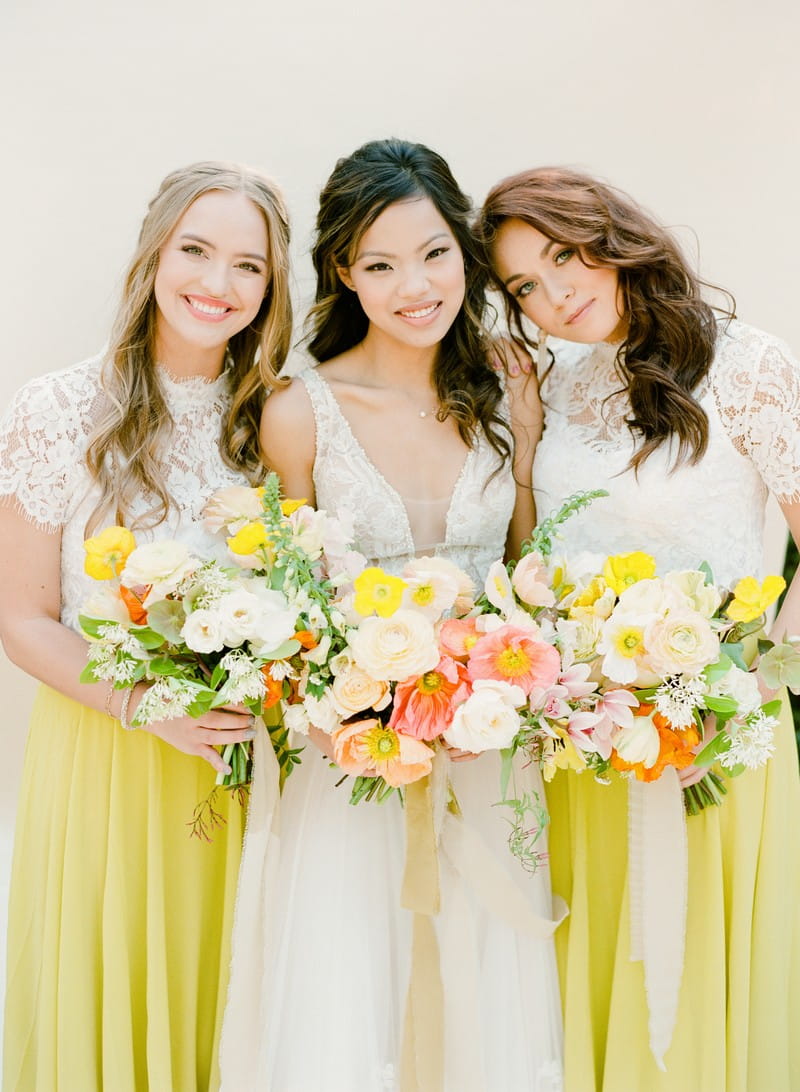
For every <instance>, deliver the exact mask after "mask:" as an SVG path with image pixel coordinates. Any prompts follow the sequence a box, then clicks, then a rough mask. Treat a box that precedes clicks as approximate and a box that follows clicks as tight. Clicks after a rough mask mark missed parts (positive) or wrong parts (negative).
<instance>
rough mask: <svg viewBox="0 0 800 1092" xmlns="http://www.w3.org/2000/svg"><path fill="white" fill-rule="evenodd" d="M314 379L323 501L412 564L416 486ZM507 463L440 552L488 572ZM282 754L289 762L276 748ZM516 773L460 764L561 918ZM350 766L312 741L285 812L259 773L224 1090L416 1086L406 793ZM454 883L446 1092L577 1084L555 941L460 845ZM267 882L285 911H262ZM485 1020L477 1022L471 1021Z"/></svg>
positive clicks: (461, 507) (536, 888) (511, 865)
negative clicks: (518, 916) (493, 886)
mask: <svg viewBox="0 0 800 1092" xmlns="http://www.w3.org/2000/svg"><path fill="white" fill-rule="evenodd" d="M300 379H301V381H302V382H303V383H304V384H305V386H306V389H307V390H308V392H309V396H310V398H311V402H312V405H313V409H314V416H315V422H316V462H315V466H314V483H315V489H316V495H317V505H318V507H319V508H320V509H325V510H327V511H329V512H333V513H336V512H339V511H341V510H342V509H344V508H347V509H349V510H350V512H351V513H352V515H353V516H354V519H355V528H356V542H357V545H358V547H359V549H360V550H361V551H362V552H363V553H365V554H366V555H367V556H368V557H370V558H371V559H372V560H373V561H374V562H376V563H378V564H381V565H383V566H385V567H387V568H388V569H390V570H392V571H395V572H397V571H399V570H400V569H401V568H402V565H403V563H404V562H405V561H406V560H407V559H408V558H410V557H411V556H412V555H413V554H414V553H415V542H414V531H413V530H412V527H411V525H410V521H409V515H408V513H407V511H406V507H405V505H404V503H403V500H402V498H400V496H399V494H398V493H397V492H396V490H395V489H393V488H392V486H391V485H389V483H388V482H387V481H386V480H385V479H384V478H383V476H382V475H381V474H380V473H379V472H378V471H377V470H376V468H375V467H374V466H373V465H372V463H371V461H370V460H369V458H368V456H367V455H366V453H365V452H364V451H363V449H362V448H361V446H360V445H359V444H358V442H357V440H356V439H355V437H354V436H353V434H352V432H351V430H350V428H349V426H348V424H347V421H346V419H345V418H344V417H343V415H342V413H341V411H340V409H339V407H338V404H337V402H336V400H335V398H334V396H333V394H332V393H331V390H330V388H329V387H328V385H327V383H326V382H325V380H324V379H323V378H322V377H321V376H320V375H319V374H318V373H316V372H314V371H305V372H303V373H302V375H301V377H300ZM496 467H497V461H496V456H495V455H494V453H493V452H492V450H491V449H490V448H489V447H488V445H486V444H485V443H483V442H480V443H479V444H477V445H476V447H475V449H473V450H472V451H471V452H470V453H469V454H468V455H467V457H466V461H465V463H464V467H463V469H462V471H461V475H460V477H459V479H458V482H457V484H456V486H455V489H454V491H453V495H452V499H450V501H449V509H448V511H447V512H446V513H445V512H444V511H441V512H440V519H441V539H440V542H441V545H439V546H438V547H437V550H436V552H437V553H438V554H439V555H440V556H444V557H448V558H450V559H451V560H452V561H454V562H455V563H456V564H458V565H461V566H463V567H465V568H466V569H467V570H468V571H469V572H470V573H471V575H472V576H473V577H474V578H475V579H476V580H480V579H482V578H483V576H484V575H485V572H486V569H487V568H488V565H489V564H490V562H491V561H493V560H495V559H496V558H497V557H500V556H502V554H503V548H504V540H505V534H506V528H507V525H508V521H509V518H510V515H511V511H512V508H513V503H514V484H513V481H512V479H511V474H510V471H509V470H508V469H506V468H504V469H502V470H501V472H500V473H499V474H498V475H497V476H496V477H495V478H493V479H492V480H491V481H489V480H488V479H489V478H490V477H491V474H492V472H493V471H494V470H495V469H496ZM264 765H265V766H267V767H268V768H269V767H270V766H274V764H271V763H270V762H269V756H267V758H266V760H265V763H264ZM499 773H500V771H499V762H498V759H497V756H496V755H489V754H487V755H485V756H483V757H481V758H479V759H477V760H476V761H473V762H469V763H463V764H453V765H452V766H451V768H450V776H451V779H452V783H453V785H454V788H455V793H456V795H457V797H458V801H459V804H460V806H461V808H462V812H463V815H464V821H465V822H466V823H468V824H469V825H470V827H471V828H472V829H473V830H474V831H476V832H477V834H478V835H479V836H480V839H481V842H482V844H483V847H484V848H485V851H486V853H487V854H490V855H491V858H492V860H493V863H494V865H495V867H496V868H501V869H502V870H503V872H504V873H505V875H506V876H507V877H508V882H510V883H512V884H513V885H514V887H515V889H516V892H517V895H518V896H519V894H521V895H522V898H523V899H524V902H525V905H526V906H527V907H528V908H529V909H530V911H531V912H533V913H535V914H537V915H539V916H541V917H547V918H550V917H552V899H551V894H550V884H549V870H548V869H547V867H544V869H543V870H542V871H541V872H540V873H538V874H537V875H535V876H533V877H532V876H529V875H527V874H526V873H525V872H523V870H522V869H521V867H520V866H519V864H518V863H517V861H516V860H515V859H514V858H513V857H512V856H511V853H510V851H509V849H508V846H507V836H508V827H507V824H506V822H505V820H504V818H503V815H502V809H499V808H495V807H493V804H495V802H496V801H497V800H498V798H499V796H498V794H499V784H500V781H499ZM516 776H517V777H518V778H519V780H518V782H517V784H518V787H519V788H520V790H521V791H526V790H527V791H538V792H539V794H540V796H541V793H542V789H541V782H540V779H539V776H538V771H536V770H534V769H532V768H528V769H523V768H520V769H518V770H517V771H516ZM337 781H339V775H338V774H337V772H336V771H335V770H334V769H331V768H330V766H329V763H328V762H327V761H326V760H325V759H324V758H323V757H322V756H321V755H320V754H319V753H318V752H317V750H316V748H315V747H314V746H313V744H310V743H309V744H308V746H306V749H305V751H304V754H303V761H302V764H301V766H300V767H299V768H298V769H297V770H296V771H295V772H294V773H293V774H292V776H291V777H290V778H289V780H288V781H287V783H286V786H285V789H284V793H283V796H282V798H281V800H280V822H279V824H278V823H277V821H276V819H275V815H276V808H277V804H276V801H275V799H274V793H273V794H270V792H269V789H268V788H265V789H264V791H263V794H262V790H261V787H260V786H259V785H258V781H257V785H256V788H255V790H254V797H253V810H251V820H250V822H251V828H250V829H249V830H248V834H247V837H246V841H245V852H244V858H243V865H242V876H241V882H240V892H239V905H238V910H237V924H236V927H235V930H234V943H233V948H234V957H233V965H232V980H231V998H230V1005H229V1010H228V1016H227V1017H226V1023H225V1029H224V1033H223V1041H222V1048H221V1056H222V1071H223V1090H224V1092H265V1090H267V1089H269V1090H270V1092H319V1089H322V1088H324V1089H325V1090H326V1092H355V1090H358V1092H383V1090H386V1089H400V1088H401V1083H400V1080H401V1077H400V1065H399V1060H400V1052H401V1040H402V1029H403V1016H404V1009H405V998H406V990H407V986H408V976H409V963H410V951H409V949H410V941H411V917H412V915H411V913H410V912H409V911H407V910H403V909H402V908H401V900H400V887H401V880H402V873H403V866H404V856H405V830H404V827H405V820H404V813H403V811H402V809H401V807H400V806H399V804H398V801H397V800H394V799H392V800H389V801H387V803H386V804H385V805H383V806H377V805H374V804H361V805H359V806H358V807H352V806H351V805H350V804H349V793H350V787H349V783H348V782H345V783H344V784H342V785H339V786H337ZM262 795H263V797H264V806H263V807H262V806H261V799H262ZM257 803H258V807H257V808H256V805H257ZM254 814H255V815H256V816H257V817H256V819H255V821H254V820H253V815H254ZM278 847H279V848H278ZM440 881H441V892H442V909H441V912H440V914H439V915H438V917H437V919H436V928H437V933H438V939H439V950H440V955H441V970H442V978H443V983H444V994H445V1089H446V1092H496V1090H498V1089H501V1088H502V1089H503V1090H504V1092H561V1090H562V1087H563V1083H562V1064H561V1012H560V1002H559V994H558V982H557V972H556V966H555V957H554V949H553V944H552V941H550V940H539V939H536V938H534V937H533V936H529V935H523V934H522V933H521V932H518V931H517V930H515V929H514V928H512V927H511V926H510V925H509V924H508V923H507V922H506V921H501V920H499V918H498V917H496V916H494V915H493V914H491V913H490V912H488V911H487V910H486V909H485V905H484V902H485V900H484V899H482V896H481V891H480V890H479V889H478V888H477V886H476V885H474V884H470V883H469V882H468V881H467V880H465V878H464V875H463V874H462V873H461V872H460V871H459V869H458V867H457V865H456V864H454V862H453V860H452V859H451V858H449V857H448V856H447V855H446V854H445V853H442V852H440ZM259 893H260V894H262V895H263V904H262V905H267V909H266V910H265V911H259V912H258V913H256V912H254V911H253V906H254V905H255V904H256V902H257V899H258V894H259ZM259 917H260V919H261V920H260V921H256V920H254V919H257V918H259ZM259 930H261V932H262V936H263V940H262V942H261V944H259V943H258V936H259ZM456 983H458V985H456ZM464 983H466V985H467V988H466V989H465V988H463V987H464ZM475 1026H477V1027H479V1029H480V1034H479V1035H478V1036H477V1037H472V1036H470V1035H468V1034H465V1029H466V1028H467V1027H469V1028H473V1027H475Z"/></svg>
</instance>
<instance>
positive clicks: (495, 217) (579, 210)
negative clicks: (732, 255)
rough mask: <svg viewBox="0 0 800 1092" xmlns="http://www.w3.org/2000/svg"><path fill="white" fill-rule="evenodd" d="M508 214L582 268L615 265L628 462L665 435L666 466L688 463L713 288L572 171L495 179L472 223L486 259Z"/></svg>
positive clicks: (624, 201) (633, 208)
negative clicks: (569, 253)
mask: <svg viewBox="0 0 800 1092" xmlns="http://www.w3.org/2000/svg"><path fill="white" fill-rule="evenodd" d="M509 219H516V220H521V221H522V222H523V223H525V224H529V225H530V226H531V227H533V228H536V230H537V231H540V232H541V233H542V234H543V235H546V236H547V237H548V239H552V240H554V241H556V242H558V243H564V244H567V245H569V246H574V247H576V248H577V250H578V252H579V254H580V256H581V258H582V259H583V261H584V262H585V263H586V264H587V265H593V266H602V267H607V268H608V267H611V268H614V269H616V270H617V271H618V276H619V285H620V289H621V292H622V299H623V303H624V318H625V321H626V324H627V332H626V335H625V339H624V341H623V342H622V344H621V346H620V347H619V350H618V352H617V357H616V368H617V372H618V374H619V377H620V382H621V383H622V384H623V387H624V390H625V392H626V394H627V396H628V400H629V402H630V406H631V411H632V412H631V416H630V417H629V418H628V419H627V424H628V427H629V428H630V430H631V432H632V434H633V436H634V437H635V439H636V440H637V441H638V444H637V450H636V451H635V452H634V455H633V457H632V459H631V464H630V465H631V466H632V467H633V468H634V469H636V468H638V467H639V466H640V465H641V464H642V463H643V462H644V461H645V459H647V458H648V456H649V455H651V454H652V453H653V452H654V451H655V450H656V448H658V447H659V446H660V445H661V444H662V443H664V441H665V440H668V439H669V438H670V437H672V436H675V437H676V438H677V440H678V450H677V454H676V459H675V464H676V465H677V464H678V463H679V462H681V461H683V460H688V461H689V462H690V463H696V462H697V461H698V460H699V459H700V458H701V457H702V455H703V453H704V452H705V450H706V447H707V446H708V418H707V416H706V413H705V411H704V410H703V408H702V406H700V404H699V403H698V401H697V399H696V398H695V397H694V393H693V392H694V391H695V390H696V388H697V385H698V384H699V383H700V382H701V380H702V379H703V378H704V377H705V376H706V375H707V373H708V370H709V368H710V366H711V362H712V360H713V357H714V350H715V346H716V340H717V333H718V324H717V318H716V316H715V313H714V309H713V308H712V307H711V306H710V305H709V304H708V303H706V302H705V301H704V300H703V298H702V295H701V290H702V288H703V287H713V286H709V285H707V284H706V283H705V282H703V281H701V280H700V279H699V278H698V277H697V276H696V275H695V274H694V273H693V271H692V270H691V268H690V267H689V265H688V262H687V261H686V259H685V257H684V256H683V254H682V253H681V250H680V248H679V246H678V244H677V243H676V241H675V239H673V237H672V236H671V235H670V233H669V232H668V231H667V229H666V228H664V227H662V226H661V225H660V224H659V223H658V222H657V221H656V220H655V219H653V217H652V216H650V214H649V213H647V212H646V211H645V210H644V209H642V208H641V207H640V206H639V205H638V204H637V203H636V202H635V201H634V200H633V198H631V197H629V196H628V195H627V194H626V193H623V192H622V191H621V190H617V189H615V188H613V187H612V186H609V185H606V184H605V183H604V182H600V181H599V180H598V179H595V178H593V177H592V176H591V175H588V174H584V173H583V172H581V171H575V170H571V169H569V168H566V167H540V168H538V169H535V170H530V171H523V172H521V173H520V174H516V175H513V176H512V177H510V178H506V179H503V181H501V182H498V184H497V185H496V186H494V188H493V189H492V190H491V191H490V193H489V195H488V197H487V198H486V201H485V202H484V205H483V208H482V210H481V212H480V215H479V218H478V222H477V225H476V231H477V234H478V236H479V238H480V239H481V241H482V243H483V244H484V246H485V247H486V248H487V256H488V258H489V260H490V261H491V250H492V244H493V242H494V239H495V237H496V234H497V231H498V229H499V227H500V225H501V224H502V223H503V222H504V221H505V220H509ZM495 280H497V278H495ZM498 287H500V288H501V289H503V292H504V296H505V301H506V307H507V312H508V317H509V323H510V325H511V327H512V328H513V330H514V331H515V340H516V339H518V340H520V341H522V342H524V343H525V344H528V345H530V344H534V343H533V342H531V341H530V340H529V338H528V337H527V336H526V334H525V331H524V327H523V323H522V312H521V309H520V306H519V302H518V301H517V300H516V299H515V297H514V296H512V295H511V294H510V293H509V292H507V291H506V290H505V289H504V288H503V285H501V284H499V282H498ZM717 291H719V290H718V289H717ZM724 296H725V297H726V299H727V301H728V303H729V305H730V306H729V309H728V310H725V311H723V314H724V315H725V316H726V317H727V318H731V317H733V309H734V301H733V298H732V297H731V296H730V295H729V294H728V293H724Z"/></svg>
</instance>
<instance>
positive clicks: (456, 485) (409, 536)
mask: <svg viewBox="0 0 800 1092" xmlns="http://www.w3.org/2000/svg"><path fill="white" fill-rule="evenodd" d="M311 372H312V374H313V375H314V376H315V377H316V378H317V379H318V380H319V382H320V383H321V385H322V387H323V389H324V390H325V392H326V395H327V397H328V399H329V400H330V402H331V404H332V406H333V409H334V411H335V413H336V415H337V416H338V417H339V418H340V419H341V421H342V424H343V425H344V427H345V428H346V429H347V435H348V436H349V438H350V440H351V442H352V444H353V446H354V447H355V449H356V450H357V451H358V453H359V454H360V455H361V457H362V458H363V460H364V462H365V463H366V465H367V466H368V467H369V469H370V470H371V471H372V473H373V474H374V475H375V477H376V478H377V479H378V481H379V482H380V483H381V485H382V486H383V487H384V488H385V489H386V491H387V493H389V494H390V495H391V496H392V497H394V499H395V500H396V502H397V504H398V506H399V508H400V510H401V511H402V513H403V519H404V520H405V530H406V541H407V543H408V544H409V545H410V546H411V552H412V553H414V554H416V553H417V544H416V542H415V540H414V532H413V531H412V528H411V520H410V519H409V515H408V509H407V508H406V502H405V501H404V500H403V496H402V494H401V493H400V492H399V490H398V489H396V488H395V486H393V485H392V483H391V482H390V481H389V480H388V478H386V476H385V475H384V474H383V472H382V471H381V470H379V468H378V467H377V466H376V465H375V463H374V461H373V460H372V458H371V457H370V456H369V454H368V453H367V450H366V448H365V447H364V445H363V444H362V443H361V441H360V440H359V438H358V437H357V436H356V434H355V433H354V432H353V427H352V425H351V424H350V422H349V420H348V419H347V417H346V415H345V412H344V410H343V409H342V407H341V406H340V405H339V399H338V398H337V397H336V395H335V394H334V393H333V389H332V388H331V385H330V383H329V382H328V380H327V379H325V377H324V376H322V375H321V374H320V373H319V371H318V370H317V369H316V368H313V369H311ZM479 443H480V439H478V441H477V442H476V445H475V447H470V448H468V449H467V453H466V455H465V456H464V461H463V462H462V464H461V469H460V470H459V472H458V474H457V476H456V479H455V481H454V482H453V486H452V488H451V491H450V500H449V502H448V505H447V512H446V514H445V518H444V540H443V542H442V543H441V546H450V545H451V543H450V517H451V515H452V512H453V507H454V505H455V501H456V496H457V494H458V492H459V490H460V487H461V483H462V481H463V480H464V477H465V475H466V471H467V467H468V466H469V464H470V461H471V459H472V457H473V456H474V454H475V452H476V451H477V449H478V447H477V445H478V444H479ZM431 503H435V501H432V502H431Z"/></svg>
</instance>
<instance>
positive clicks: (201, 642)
mask: <svg viewBox="0 0 800 1092" xmlns="http://www.w3.org/2000/svg"><path fill="white" fill-rule="evenodd" d="M181 637H182V638H183V639H184V641H185V642H186V644H187V645H188V646H189V648H191V649H193V651H195V652H199V653H200V654H201V655H203V654H206V653H209V652H219V651H220V650H221V649H223V648H224V647H225V637H224V633H223V627H222V621H221V619H220V617H219V613H218V612H217V611H216V610H208V609H207V608H206V607H201V608H200V609H199V610H195V611H192V613H191V614H190V615H189V617H188V618H187V619H186V621H185V622H184V624H183V629H182V630H181Z"/></svg>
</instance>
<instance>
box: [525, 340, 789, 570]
mask: <svg viewBox="0 0 800 1092" xmlns="http://www.w3.org/2000/svg"><path fill="white" fill-rule="evenodd" d="M552 347H553V351H554V353H555V357H556V363H555V365H554V366H553V368H552V369H551V371H550V373H549V375H548V376H547V377H546V378H545V380H544V382H543V384H542V400H543V402H544V405H545V431H544V435H543V437H542V439H541V441H540V443H539V446H538V449H537V452H536V458H535V460H534V466H533V483H534V496H535V498H536V507H537V512H538V515H539V518H540V519H541V518H543V517H544V516H546V515H547V514H548V513H549V512H550V511H551V510H552V509H553V508H555V507H557V506H558V505H560V504H561V502H562V501H563V500H564V499H565V498H566V497H568V496H569V495H570V494H572V493H575V492H576V491H578V490H584V489H598V488H602V489H607V490H608V492H609V494H610V496H609V497H607V498H601V499H599V500H596V501H595V502H594V503H593V504H592V505H591V506H590V508H589V509H588V510H586V511H585V512H583V513H581V514H580V515H579V516H576V517H574V518H572V519H571V520H570V521H569V522H568V523H567V524H566V525H565V527H564V542H563V547H564V551H565V552H569V553H574V552H577V551H582V550H590V551H597V552H603V553H628V552H630V551H632V550H646V551H648V552H649V553H652V554H653V555H654V556H655V557H656V560H657V561H658V562H659V566H660V567H661V568H662V570H663V569H666V568H678V567H681V568H683V567H696V566H697V565H698V564H699V563H700V562H702V561H707V562H708V563H709V564H710V566H711V568H712V570H713V573H714V578H715V579H716V580H717V581H719V582H722V583H730V582H731V581H733V580H734V579H738V578H740V577H742V576H745V575H750V574H752V575H758V574H759V573H760V572H761V564H762V538H763V530H764V504H765V501H766V497H767V491H768V490H769V491H770V492H772V493H774V494H775V496H776V497H777V498H778V500H780V501H785V502H786V501H789V502H791V501H797V500H799V499H800V364H798V362H797V361H796V360H795V358H794V357H793V356H792V355H791V353H790V351H789V349H788V348H787V346H786V345H784V344H783V342H781V341H779V340H778V339H777V338H774V337H771V336H770V335H769V334H765V333H762V332H761V331H760V330H755V329H753V328H752V327H750V326H745V325H744V324H743V323H741V322H738V321H734V322H731V323H730V325H729V326H728V327H727V328H726V327H725V326H724V325H723V326H721V327H720V333H719V341H718V345H717V352H716V355H715V358H714V362H713V364H712V366H711V369H710V372H709V374H708V376H707V377H706V379H705V380H704V381H703V383H702V384H701V385H700V387H699V389H698V391H697V392H696V397H697V398H698V401H699V402H700V404H701V405H702V407H703V409H704V410H705V411H706V413H707V414H708V422H709V442H708V449H707V451H706V453H705V455H704V456H703V458H702V459H701V460H700V462H699V463H698V464H695V465H691V464H689V463H685V462H684V463H681V464H680V465H679V466H678V468H677V469H676V470H674V471H673V472H672V473H670V472H669V466H670V464H671V458H670V456H671V455H672V452H673V445H670V444H665V445H662V447H660V448H659V449H658V450H657V451H655V452H654V453H653V454H652V455H651V456H650V457H649V458H648V459H646V460H645V462H644V463H643V464H642V466H641V467H640V469H639V474H638V479H637V477H636V475H635V474H634V472H633V471H632V470H627V469H626V467H627V464H628V461H629V460H630V457H631V454H632V452H633V450H634V443H633V439H632V437H631V434H630V432H629V430H628V427H627V425H626V424H625V418H626V416H628V415H629V408H628V404H627V401H626V399H625V397H624V396H623V395H622V394H621V393H619V392H620V386H621V384H620V380H619V378H618V377H617V375H616V372H615V371H614V364H613V360H614V355H615V350H614V349H613V348H611V347H610V346H608V345H595V346H586V345H576V344H574V343H570V342H562V341H555V342H553V343H552Z"/></svg>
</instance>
